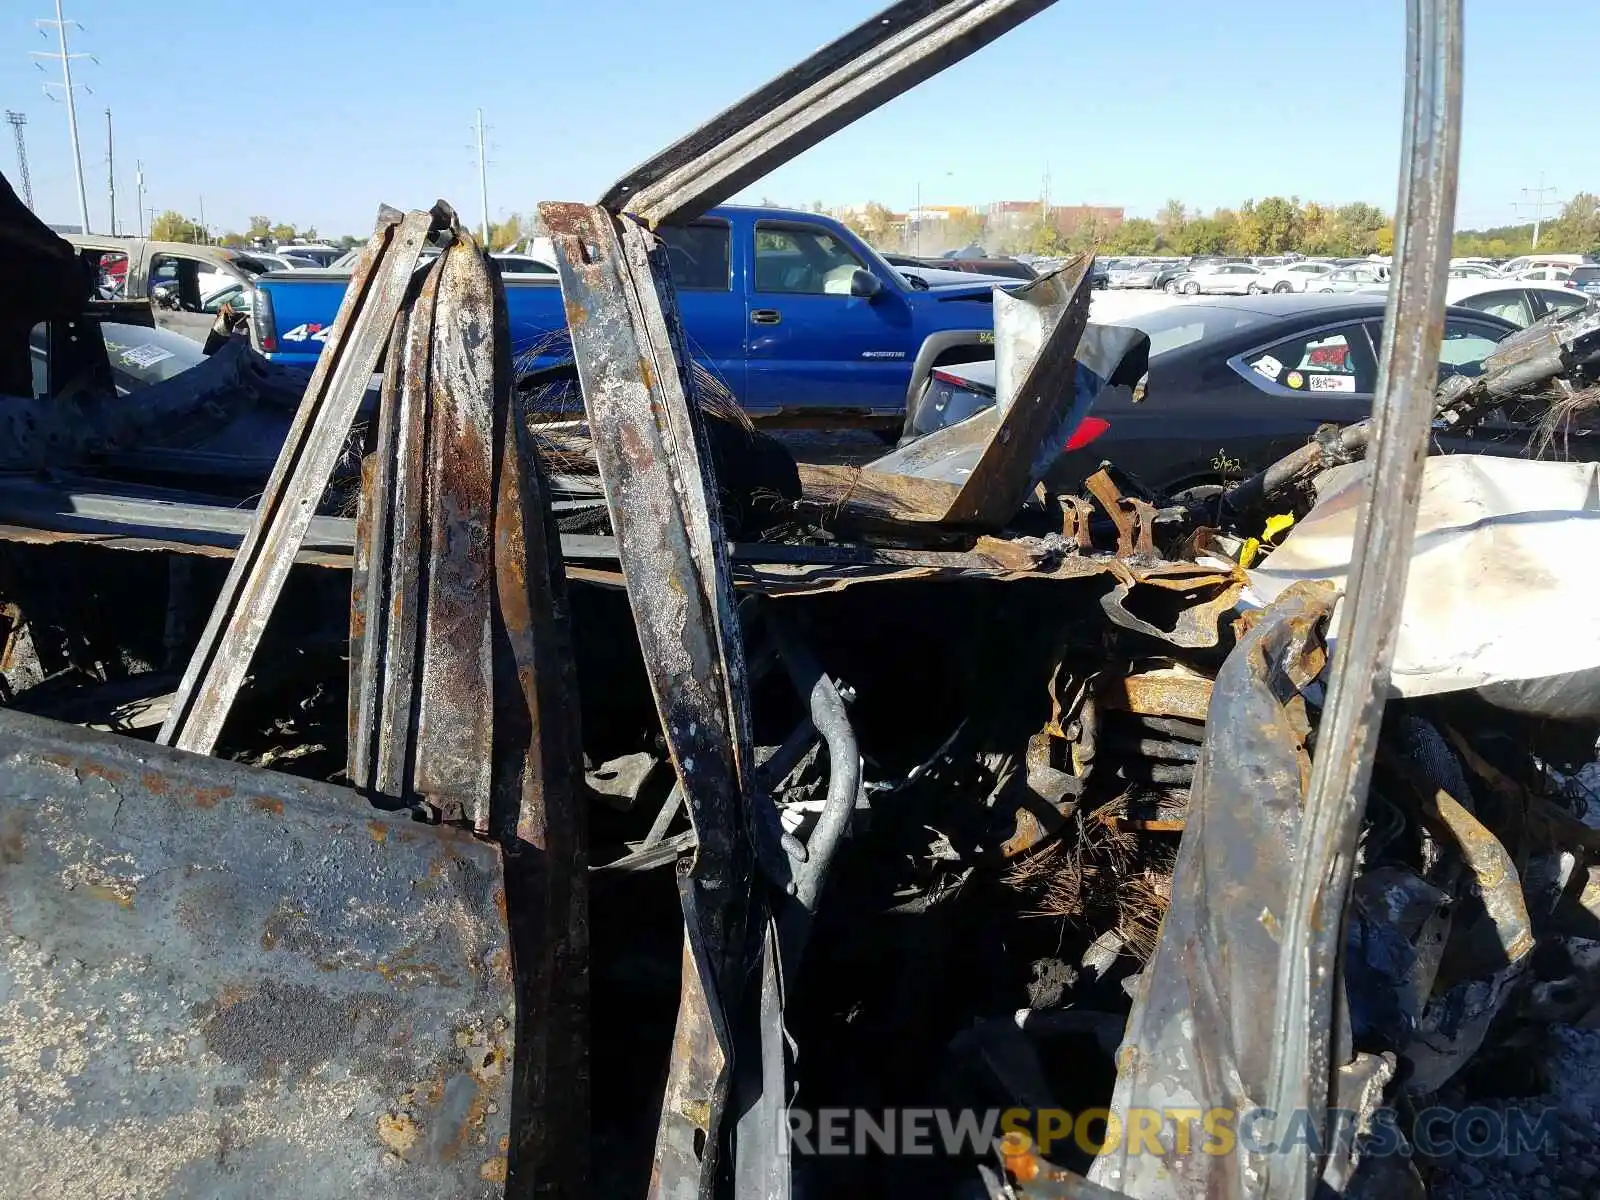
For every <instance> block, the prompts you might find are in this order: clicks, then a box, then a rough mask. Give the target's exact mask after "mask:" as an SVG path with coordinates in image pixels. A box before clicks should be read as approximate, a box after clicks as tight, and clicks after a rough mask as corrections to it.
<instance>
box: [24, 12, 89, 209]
mask: <svg viewBox="0 0 1600 1200" xmlns="http://www.w3.org/2000/svg"><path fill="white" fill-rule="evenodd" d="M34 24H35V25H37V26H38V27H39V34H40V36H41V37H48V36H49V35H48V34H47V33H45V30H46V29H48V28H50V27H51V26H54V27H55V31H56V37H57V38H58V39H59V41H60V44H61V49H60V50H58V51H56V52H54V53H46V52H45V51H42V50H35V51H34V52H33V57H34V58H36V59H39V58H50V59H55V60H56V61H57V62H59V63H60V64H61V82H60V83H54V82H51V83H47V84H45V85H44V94H45V95H46V96H49V97H50V98H51V99H52V100H54V99H55V98H56V96H55V93H54V92H52V91H51V90H50V89H51V88H53V87H57V88H60V89H61V91H62V95H63V96H64V97H65V98H66V101H67V133H68V134H69V135H70V136H71V138H72V170H73V175H74V177H75V178H76V180H77V182H78V216H79V219H80V220H81V221H82V223H83V232H84V233H88V232H89V194H88V193H87V192H85V191H84V190H83V152H82V151H81V150H80V149H79V148H78V104H77V101H76V99H75V98H74V96H73V85H72V60H73V59H75V58H87V59H90V60H91V61H93V62H96V63H98V62H99V61H100V60H99V59H98V58H95V56H94V55H92V54H69V53H68V52H67V26H68V25H73V26H76V27H77V28H78V29H79V30H82V29H83V26H82V25H81V24H80V23H79V22H77V21H68V20H67V19H66V18H65V17H64V16H62V14H61V0H56V19H55V20H54V21H49V20H38V21H35V22H34ZM34 66H36V67H38V68H39V69H40V70H41V71H42V70H44V64H43V63H37V62H36V63H34ZM84 91H86V92H87V91H92V89H90V88H87V87H86V88H84Z"/></svg>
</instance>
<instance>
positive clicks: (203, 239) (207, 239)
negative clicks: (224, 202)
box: [200, 195, 211, 246]
mask: <svg viewBox="0 0 1600 1200" xmlns="http://www.w3.org/2000/svg"><path fill="white" fill-rule="evenodd" d="M200 244H201V245H202V246H209V245H210V244H211V231H210V230H209V229H207V228H206V198H205V196H204V195H202V196H201V197H200Z"/></svg>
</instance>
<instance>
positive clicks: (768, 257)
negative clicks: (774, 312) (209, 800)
mask: <svg viewBox="0 0 1600 1200" xmlns="http://www.w3.org/2000/svg"><path fill="white" fill-rule="evenodd" d="M865 269H866V264H865V263H863V262H862V261H861V260H860V259H859V258H857V257H856V256H855V254H854V253H853V252H852V251H851V250H850V247H848V246H847V245H845V244H844V243H843V242H842V241H840V240H839V239H838V238H836V237H835V236H834V235H833V234H831V233H829V232H828V231H827V230H826V229H824V228H822V227H821V226H820V225H799V224H790V223H788V222H782V221H758V222H756V291H758V292H784V293H788V294H791V295H801V296H848V295H849V294H850V279H851V276H853V275H854V274H855V273H856V272H857V271H858V270H865Z"/></svg>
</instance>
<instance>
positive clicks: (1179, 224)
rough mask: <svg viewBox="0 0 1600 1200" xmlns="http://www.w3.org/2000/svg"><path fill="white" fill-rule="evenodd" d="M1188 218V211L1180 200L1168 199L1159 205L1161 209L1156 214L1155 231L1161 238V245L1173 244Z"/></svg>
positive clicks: (1168, 245)
mask: <svg viewBox="0 0 1600 1200" xmlns="http://www.w3.org/2000/svg"><path fill="white" fill-rule="evenodd" d="M1188 220H1189V213H1188V211H1187V210H1186V209H1185V208H1184V207H1183V201H1182V200H1168V201H1167V202H1166V203H1165V204H1163V205H1162V206H1161V211H1160V212H1158V213H1157V214H1156V232H1157V234H1158V235H1159V236H1160V238H1161V242H1162V245H1163V247H1170V246H1171V245H1172V244H1173V242H1174V241H1175V240H1176V239H1177V238H1178V237H1179V236H1180V235H1181V234H1182V232H1183V227H1184V225H1185V224H1187V223H1188Z"/></svg>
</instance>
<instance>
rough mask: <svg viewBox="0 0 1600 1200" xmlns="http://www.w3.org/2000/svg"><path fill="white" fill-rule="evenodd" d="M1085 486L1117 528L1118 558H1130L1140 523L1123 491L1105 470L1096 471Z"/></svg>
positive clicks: (1086, 480)
mask: <svg viewBox="0 0 1600 1200" xmlns="http://www.w3.org/2000/svg"><path fill="white" fill-rule="evenodd" d="M1083 486H1084V488H1085V489H1087V490H1088V492H1089V494H1090V495H1091V496H1093V497H1094V498H1095V499H1096V500H1098V501H1099V502H1100V507H1101V508H1103V509H1105V510H1106V516H1108V517H1110V518H1111V523H1112V524H1113V525H1115V526H1116V527H1117V556H1118V557H1119V558H1127V557H1129V556H1130V555H1131V554H1132V553H1133V550H1134V544H1135V543H1134V533H1135V527H1136V526H1137V524H1138V522H1137V520H1136V519H1135V518H1134V516H1133V515H1132V514H1130V513H1129V512H1128V510H1127V508H1125V507H1124V505H1125V504H1126V503H1127V501H1126V500H1125V499H1124V497H1123V495H1122V492H1121V490H1120V489H1119V488H1118V487H1117V485H1116V484H1115V483H1113V482H1112V480H1111V475H1110V474H1109V473H1108V472H1107V471H1106V470H1105V469H1104V468H1101V469H1100V470H1098V471H1096V472H1095V473H1094V474H1093V475H1091V476H1089V478H1087V479H1085V480H1084V481H1083Z"/></svg>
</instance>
